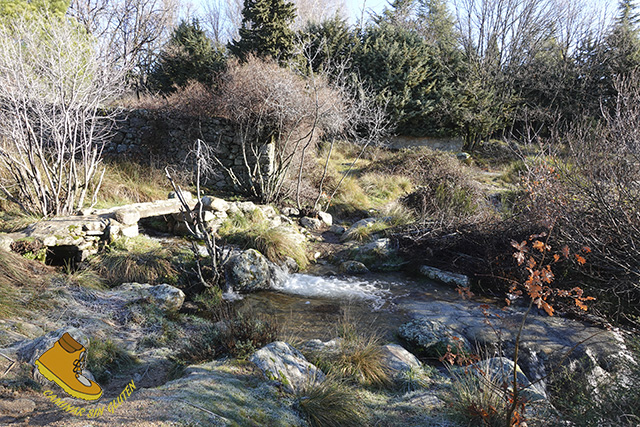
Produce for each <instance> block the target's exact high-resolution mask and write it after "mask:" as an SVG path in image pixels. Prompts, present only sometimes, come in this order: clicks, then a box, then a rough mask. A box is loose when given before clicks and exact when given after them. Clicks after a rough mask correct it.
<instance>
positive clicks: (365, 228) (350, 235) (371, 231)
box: [342, 220, 390, 242]
mask: <svg viewBox="0 0 640 427" xmlns="http://www.w3.org/2000/svg"><path fill="white" fill-rule="evenodd" d="M389 227H390V226H389V224H387V223H386V222H385V221H383V220H379V221H375V222H372V223H369V224H366V225H361V226H359V227H356V228H353V229H349V231H348V232H347V233H345V234H344V235H343V236H342V240H355V241H356V242H366V241H368V240H370V239H371V238H372V237H373V236H374V235H376V234H380V233H382V232H384V231H385V230H387V229H388V228H389Z"/></svg>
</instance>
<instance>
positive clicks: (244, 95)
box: [216, 57, 346, 202]
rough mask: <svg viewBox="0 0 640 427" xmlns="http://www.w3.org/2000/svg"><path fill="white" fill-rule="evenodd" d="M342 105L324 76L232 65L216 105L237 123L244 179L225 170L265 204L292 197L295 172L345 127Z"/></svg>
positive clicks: (257, 64)
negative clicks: (324, 138)
mask: <svg viewBox="0 0 640 427" xmlns="http://www.w3.org/2000/svg"><path fill="white" fill-rule="evenodd" d="M341 101H342V99H341V94H340V93H337V92H336V91H333V90H331V88H330V87H329V85H328V83H327V82H326V81H325V80H324V79H323V78H322V77H320V76H316V77H315V78H314V79H313V80H309V79H306V80H305V79H304V78H302V77H301V76H299V75H297V74H296V73H294V72H293V71H291V70H288V69H283V68H281V67H279V66H278V64H277V63H276V62H275V61H273V60H269V59H267V60H262V59H258V58H255V57H249V58H247V60H246V61H245V62H244V63H242V64H240V63H238V62H232V63H230V65H229V67H228V70H227V72H226V74H225V75H224V76H223V77H222V83H221V88H220V91H219V94H218V95H217V97H216V102H217V104H218V105H219V106H220V110H219V112H220V113H221V115H223V116H224V117H226V118H228V119H230V120H232V121H233V122H234V123H236V125H237V128H238V134H239V138H240V142H241V146H242V153H241V155H242V161H243V164H244V165H243V167H244V174H243V175H242V176H238V175H237V174H236V173H235V172H234V171H233V170H231V169H230V168H225V169H226V171H227V173H229V175H230V177H231V179H232V180H233V182H234V183H235V184H236V185H237V186H238V187H239V188H240V189H242V190H244V191H246V192H247V193H248V194H250V195H252V196H253V197H256V198H259V199H261V200H262V201H264V202H271V201H274V200H276V199H281V198H284V197H287V196H290V195H291V194H292V193H293V189H294V188H296V187H295V186H293V187H292V186H290V185H285V183H286V182H287V180H288V179H289V178H290V177H291V176H290V171H292V170H296V169H297V170H298V171H300V169H301V168H302V165H303V164H304V156H305V154H306V153H307V152H308V151H309V152H310V151H311V150H313V149H314V148H315V143H316V141H317V138H318V137H320V136H322V135H323V134H324V133H326V132H332V131H333V132H335V131H339V130H340V129H341V128H342V127H344V126H345V124H346V114H345V109H346V106H345V104H344V103H343V102H341ZM220 165H222V163H220ZM292 168H293V169H292ZM297 187H298V192H299V186H297Z"/></svg>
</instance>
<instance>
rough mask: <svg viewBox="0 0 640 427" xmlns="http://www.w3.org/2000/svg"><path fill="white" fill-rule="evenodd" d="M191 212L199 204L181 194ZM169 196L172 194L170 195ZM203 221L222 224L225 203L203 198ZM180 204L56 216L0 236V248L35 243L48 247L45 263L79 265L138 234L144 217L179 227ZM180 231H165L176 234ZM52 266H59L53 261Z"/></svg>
mask: <svg viewBox="0 0 640 427" xmlns="http://www.w3.org/2000/svg"><path fill="white" fill-rule="evenodd" d="M184 194H185V195H187V196H188V197H185V199H186V202H187V204H188V205H189V208H190V209H194V207H195V206H196V205H197V203H198V201H197V200H195V199H193V198H192V197H191V195H190V194H188V193H184ZM169 196H170V197H171V196H172V194H170V195H169ZM202 200H203V208H204V219H205V221H208V222H212V221H217V222H218V223H222V221H223V220H224V218H226V216H227V214H226V210H227V209H228V203H227V202H225V201H224V200H222V199H218V198H215V197H208V196H205V197H203V198H202ZM182 212H183V208H182V204H181V203H180V201H179V200H178V199H177V198H169V199H168V200H158V201H155V202H149V203H135V204H131V205H126V206H119V207H114V208H110V209H91V210H85V211H84V212H83V213H82V214H81V215H77V216H68V217H57V218H52V219H49V220H43V221H39V222H36V223H35V224H31V225H30V226H28V227H27V228H26V229H24V230H22V231H18V232H14V233H8V234H0V248H1V249H5V250H11V249H12V248H11V246H12V244H13V243H14V242H17V241H21V240H26V241H34V240H38V241H39V242H40V243H42V245H43V246H45V247H46V248H47V261H48V263H49V261H51V260H55V259H61V260H64V261H65V262H68V261H69V260H71V261H72V262H80V261H83V260H84V259H86V258H87V256H89V255H91V254H95V253H97V252H98V250H99V249H100V247H101V245H104V244H105V243H108V242H110V241H112V240H113V239H115V238H118V237H123V236H125V237H135V236H137V235H138V232H139V226H138V222H139V221H140V220H141V219H144V218H153V217H164V218H165V219H170V220H172V221H173V223H174V224H181V225H183V224H182V222H181V219H182ZM185 229H186V227H185V226H184V225H183V230H178V229H177V226H176V230H173V229H172V230H168V231H173V232H175V233H176V234H181V233H180V232H181V231H182V233H184V231H185ZM53 263H54V264H60V263H56V262H55V261H53Z"/></svg>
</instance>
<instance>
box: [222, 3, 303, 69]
mask: <svg viewBox="0 0 640 427" xmlns="http://www.w3.org/2000/svg"><path fill="white" fill-rule="evenodd" d="M295 17H296V9H295V6H294V4H293V3H290V2H287V1H286V0H244V8H243V10H242V27H241V28H240V30H239V34H240V39H239V40H237V41H235V40H234V41H233V42H231V43H229V46H228V47H229V51H230V52H231V53H232V54H233V55H234V56H236V57H238V58H240V59H243V58H245V57H246V56H247V55H248V54H255V55H257V56H260V57H266V56H271V57H273V58H275V59H277V60H279V61H281V62H284V61H286V60H287V59H289V58H290V57H291V55H292V52H293V47H294V38H295V33H294V31H293V30H292V29H291V25H292V24H293V21H294V19H295Z"/></svg>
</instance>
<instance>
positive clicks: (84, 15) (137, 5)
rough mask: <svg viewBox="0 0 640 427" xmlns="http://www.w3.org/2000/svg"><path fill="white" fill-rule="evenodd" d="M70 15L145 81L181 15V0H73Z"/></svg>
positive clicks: (102, 45)
mask: <svg viewBox="0 0 640 427" xmlns="http://www.w3.org/2000/svg"><path fill="white" fill-rule="evenodd" d="M68 13H69V15H70V16H72V17H74V18H75V19H77V20H78V22H79V23H80V24H82V25H83V26H84V27H85V28H86V29H87V31H88V32H89V33H91V34H92V35H94V36H95V37H96V38H97V39H98V40H99V41H100V44H101V47H102V49H105V50H107V51H109V52H112V53H113V55H114V56H115V57H116V58H117V60H118V62H119V64H120V65H121V66H122V67H123V68H126V69H129V70H132V73H133V74H134V75H135V76H136V77H137V78H138V79H140V80H141V83H144V80H145V78H146V76H147V74H148V72H149V71H150V69H151V66H152V64H153V62H154V61H155V58H156V55H157V53H158V52H159V50H160V47H161V46H162V45H163V44H164V43H165V42H166V40H167V39H168V37H169V35H170V33H171V30H172V29H173V27H174V26H175V23H176V20H177V18H178V14H179V3H178V1H177V0H116V1H110V0H72V1H71V6H70V8H69V12H68Z"/></svg>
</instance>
